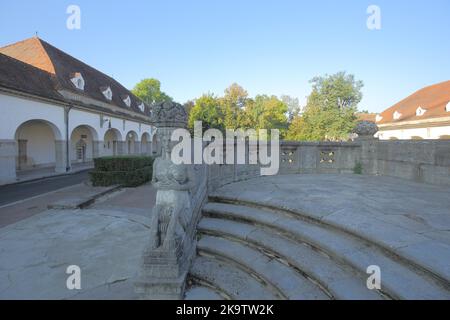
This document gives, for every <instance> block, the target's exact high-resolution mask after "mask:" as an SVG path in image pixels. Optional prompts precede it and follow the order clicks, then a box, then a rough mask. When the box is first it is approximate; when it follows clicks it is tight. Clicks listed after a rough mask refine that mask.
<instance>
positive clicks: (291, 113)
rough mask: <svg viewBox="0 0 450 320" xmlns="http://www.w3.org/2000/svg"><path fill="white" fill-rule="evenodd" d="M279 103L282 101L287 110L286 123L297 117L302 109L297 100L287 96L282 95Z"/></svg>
mask: <svg viewBox="0 0 450 320" xmlns="http://www.w3.org/2000/svg"><path fill="white" fill-rule="evenodd" d="M280 98H281V101H283V102H284V103H285V104H286V105H287V108H288V122H291V121H292V119H293V118H294V117H295V116H297V115H299V114H300V113H301V112H302V108H301V107H300V102H299V101H298V98H293V97H291V96H288V95H282V96H281V97H280Z"/></svg>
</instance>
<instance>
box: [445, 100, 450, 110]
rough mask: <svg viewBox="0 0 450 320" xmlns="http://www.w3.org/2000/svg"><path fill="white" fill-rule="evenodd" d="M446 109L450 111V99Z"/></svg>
mask: <svg viewBox="0 0 450 320" xmlns="http://www.w3.org/2000/svg"><path fill="white" fill-rule="evenodd" d="M445 111H447V112H450V101H449V102H448V103H447V106H446V107H445Z"/></svg>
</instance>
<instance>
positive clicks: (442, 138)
mask: <svg viewBox="0 0 450 320" xmlns="http://www.w3.org/2000/svg"><path fill="white" fill-rule="evenodd" d="M439 140H450V135H443V136H440V137H439Z"/></svg>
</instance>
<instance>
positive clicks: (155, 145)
mask: <svg viewBox="0 0 450 320" xmlns="http://www.w3.org/2000/svg"><path fill="white" fill-rule="evenodd" d="M152 154H153V155H157V154H158V137H157V136H156V134H154V135H153V138H152Z"/></svg>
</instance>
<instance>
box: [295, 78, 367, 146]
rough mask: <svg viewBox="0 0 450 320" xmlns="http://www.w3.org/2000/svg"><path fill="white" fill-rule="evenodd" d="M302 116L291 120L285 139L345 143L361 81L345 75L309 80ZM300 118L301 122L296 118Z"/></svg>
mask: <svg viewBox="0 0 450 320" xmlns="http://www.w3.org/2000/svg"><path fill="white" fill-rule="evenodd" d="M311 83H312V84H313V86H312V92H311V94H310V95H309V97H308V102H307V105H306V108H305V112H304V113H303V115H301V116H300V115H299V116H297V117H294V119H293V124H294V123H295V125H293V124H291V126H290V128H289V130H288V133H287V137H289V138H295V140H346V139H348V136H349V134H350V133H351V131H352V129H353V128H354V126H355V124H356V117H355V112H356V111H357V106H358V103H359V102H360V101H361V99H362V93H361V88H362V87H363V83H362V81H356V80H355V78H354V76H353V75H347V74H346V73H345V72H339V73H337V74H334V75H331V76H325V77H316V78H314V79H312V80H311ZM298 117H301V119H296V118H298Z"/></svg>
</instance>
